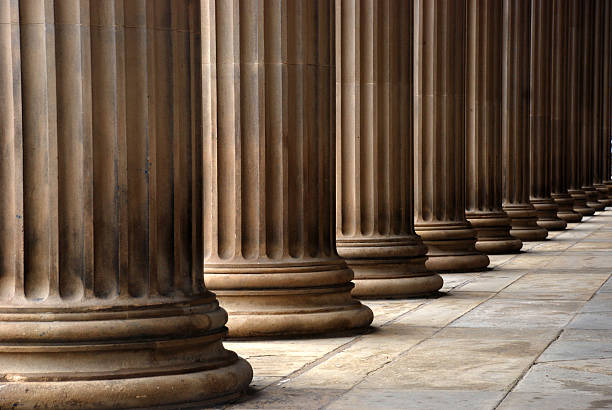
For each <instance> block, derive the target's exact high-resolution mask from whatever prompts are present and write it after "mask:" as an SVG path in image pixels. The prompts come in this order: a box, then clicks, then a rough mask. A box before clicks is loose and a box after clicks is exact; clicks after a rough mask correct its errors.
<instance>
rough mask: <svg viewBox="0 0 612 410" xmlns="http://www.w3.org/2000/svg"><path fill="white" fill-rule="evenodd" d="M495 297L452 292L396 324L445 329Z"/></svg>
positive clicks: (414, 311) (486, 294)
mask: <svg viewBox="0 0 612 410" xmlns="http://www.w3.org/2000/svg"><path fill="white" fill-rule="evenodd" d="M493 295H494V294H493V293H491V292H451V293H448V294H445V295H443V296H441V297H439V298H438V299H434V300H431V301H429V302H428V303H426V304H423V305H422V306H420V307H419V308H418V309H415V310H413V311H411V312H409V313H407V314H405V315H403V316H402V317H401V318H399V319H398V320H397V322H396V323H400V324H408V325H411V326H424V327H444V326H446V325H448V324H449V323H451V322H452V321H453V320H455V319H457V318H459V317H461V316H462V315H464V314H465V313H466V312H469V311H470V310H471V309H474V308H475V307H476V306H478V305H480V304H481V303H483V302H484V301H486V300H487V299H489V298H490V297H492V296H493Z"/></svg>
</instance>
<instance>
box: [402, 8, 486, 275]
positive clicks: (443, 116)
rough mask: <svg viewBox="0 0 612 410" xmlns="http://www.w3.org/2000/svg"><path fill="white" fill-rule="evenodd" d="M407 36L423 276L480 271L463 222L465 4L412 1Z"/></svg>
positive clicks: (481, 259)
mask: <svg viewBox="0 0 612 410" xmlns="http://www.w3.org/2000/svg"><path fill="white" fill-rule="evenodd" d="M414 30H415V39H414V87H415V89H414V104H415V106H414V121H415V126H414V140H415V141H414V142H415V228H416V232H417V233H418V234H419V235H421V237H422V238H423V241H424V242H425V244H426V245H427V247H428V248H429V252H428V256H429V259H428V260H427V263H426V266H427V267H428V268H429V269H431V270H436V271H466V270H479V269H484V268H486V267H487V265H488V264H489V258H488V257H487V256H486V255H485V254H482V253H480V252H479V251H477V250H476V248H475V243H476V232H475V231H474V229H472V226H471V224H470V223H469V222H468V221H467V219H466V217H465V207H466V201H465V66H466V64H465V63H466V52H465V50H466V36H465V30H466V3H465V2H462V1H455V0H417V2H416V5H415V16H414Z"/></svg>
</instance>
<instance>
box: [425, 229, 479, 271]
mask: <svg viewBox="0 0 612 410" xmlns="http://www.w3.org/2000/svg"><path fill="white" fill-rule="evenodd" d="M415 228H416V229H415V230H416V233H417V234H418V235H419V236H421V239H423V242H424V243H425V245H426V246H427V248H428V249H429V251H428V253H427V256H428V257H429V258H428V259H427V261H426V262H425V267H426V268H427V269H428V270H432V271H437V272H469V271H480V270H484V269H486V267H487V266H488V265H489V257H488V256H487V255H485V254H483V253H481V252H479V251H477V250H476V247H475V245H476V232H475V231H474V229H472V227H471V225H470V224H469V222H467V221H466V222H465V223H448V224H443V223H440V224H418V225H417V226H416V227H415Z"/></svg>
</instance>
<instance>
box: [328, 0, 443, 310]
mask: <svg viewBox="0 0 612 410" xmlns="http://www.w3.org/2000/svg"><path fill="white" fill-rule="evenodd" d="M412 17H413V5H412V3H410V2H406V1H403V0H389V1H384V2H380V1H377V0H367V1H356V0H337V2H336V19H337V20H336V21H337V24H336V39H337V41H336V44H337V53H336V55H337V67H336V84H337V86H336V88H337V90H338V96H337V98H336V106H337V107H336V112H337V113H338V118H337V126H336V130H337V136H336V138H337V164H338V170H337V173H336V175H337V200H338V203H337V230H336V244H337V247H338V253H339V254H340V256H342V257H344V258H345V259H346V261H347V263H348V265H349V267H351V268H352V269H353V271H354V272H355V289H353V292H352V293H353V295H354V296H358V297H362V298H363V297H369V298H376V297H378V298H380V297H405V296H414V295H422V294H427V293H431V292H435V291H437V290H438V289H440V288H441V287H442V278H441V277H440V276H439V275H437V274H433V273H431V272H428V271H427V269H426V268H425V260H426V259H427V257H426V256H425V255H426V253H427V248H426V247H425V245H424V244H423V242H422V241H421V238H419V236H418V235H416V233H415V232H414V208H413V200H414V198H413V197H414V195H413V191H414V182H413V146H412V144H413V136H412V132H413V121H412V115H413V112H412V109H413V106H412V93H413V87H412V46H413V41H412V40H413V35H412V25H411V24H404V23H403V22H406V21H411V20H412Z"/></svg>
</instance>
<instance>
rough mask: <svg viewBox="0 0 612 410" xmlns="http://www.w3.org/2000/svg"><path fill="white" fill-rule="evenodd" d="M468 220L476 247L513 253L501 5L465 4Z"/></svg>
mask: <svg viewBox="0 0 612 410" xmlns="http://www.w3.org/2000/svg"><path fill="white" fill-rule="evenodd" d="M467 3H468V9H467V10H468V16H467V30H468V33H467V42H468V43H467V79H466V81H467V84H466V88H467V96H466V141H467V144H466V145H467V147H466V148H467V159H466V165H467V181H466V182H467V184H466V185H467V186H466V188H467V190H466V216H467V218H468V221H470V223H471V224H472V226H473V227H474V229H475V230H476V234H477V241H476V249H477V250H479V251H482V252H486V253H509V252H517V251H518V250H519V249H521V247H522V246H523V243H522V241H521V240H520V239H518V238H514V237H512V236H510V218H509V217H508V215H507V214H506V213H505V212H504V210H503V209H502V161H501V155H502V144H501V129H502V128H501V126H502V124H501V101H502V90H501V80H502V44H503V37H502V34H503V33H502V31H501V30H500V27H502V21H503V20H502V11H503V7H502V3H501V2H495V1H488V0H468V2H467Z"/></svg>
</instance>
